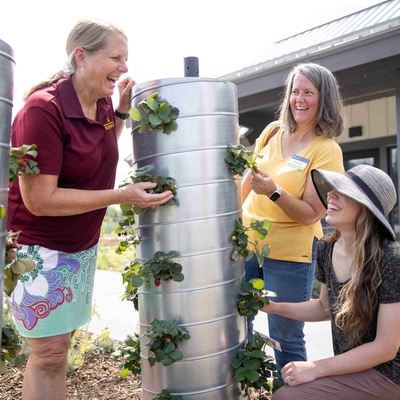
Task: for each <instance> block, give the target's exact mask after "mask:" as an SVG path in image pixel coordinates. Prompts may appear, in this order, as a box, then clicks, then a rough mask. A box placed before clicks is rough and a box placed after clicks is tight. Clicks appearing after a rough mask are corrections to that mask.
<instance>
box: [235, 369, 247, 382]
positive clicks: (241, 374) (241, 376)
mask: <svg viewBox="0 0 400 400" xmlns="http://www.w3.org/2000/svg"><path fill="white" fill-rule="evenodd" d="M245 372H246V370H245V369H244V368H243V367H242V368H238V369H237V370H236V372H235V380H237V381H238V382H241V381H244V380H245V379H246V375H245Z"/></svg>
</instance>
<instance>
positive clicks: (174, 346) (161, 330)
mask: <svg viewBox="0 0 400 400" xmlns="http://www.w3.org/2000/svg"><path fill="white" fill-rule="evenodd" d="M143 336H145V337H147V338H148V339H149V340H148V342H147V343H146V344H145V345H144V346H143V348H142V350H144V349H146V348H147V347H148V348H149V354H153V356H151V355H149V357H148V361H149V364H150V366H151V367H152V366H154V364H155V363H156V362H161V363H162V364H163V365H164V366H166V367H167V366H168V365H171V364H172V363H174V362H176V361H180V360H181V359H182V358H183V353H182V352H181V351H180V350H179V348H178V343H182V342H183V341H184V340H189V339H190V334H189V332H188V330H187V329H186V328H184V327H182V326H179V325H178V321H176V320H173V321H164V320H158V319H153V321H151V328H150V329H149V330H147V331H146V332H145V333H144V334H143Z"/></svg>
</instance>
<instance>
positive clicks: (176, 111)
mask: <svg viewBox="0 0 400 400" xmlns="http://www.w3.org/2000/svg"><path fill="white" fill-rule="evenodd" d="M170 115H171V118H172V119H177V118H178V115H179V108H176V107H172V108H171V111H170Z"/></svg>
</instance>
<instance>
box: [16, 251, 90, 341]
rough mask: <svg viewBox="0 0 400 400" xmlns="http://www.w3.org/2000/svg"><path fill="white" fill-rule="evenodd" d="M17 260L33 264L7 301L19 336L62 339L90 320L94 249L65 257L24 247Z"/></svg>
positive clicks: (61, 254) (60, 254)
mask: <svg viewBox="0 0 400 400" xmlns="http://www.w3.org/2000/svg"><path fill="white" fill-rule="evenodd" d="M18 257H19V258H22V259H30V260H33V261H34V262H35V264H36V266H35V268H34V269H33V270H32V271H31V272H27V273H26V274H24V275H22V276H21V277H20V279H19V281H18V284H17V286H16V288H15V289H14V291H13V293H12V294H11V297H10V298H9V299H8V301H9V303H10V308H11V310H12V312H13V315H14V322H15V325H16V327H17V329H18V331H19V333H20V334H21V335H22V336H24V337H27V338H42V337H48V336H56V335H62V334H64V333H69V332H72V331H73V330H75V329H77V328H79V327H80V326H82V325H85V324H86V323H88V322H89V321H90V320H91V316H92V296H93V284H94V275H95V271H96V257H97V246H93V247H91V248H90V249H87V250H83V251H80V252H77V253H64V252H60V251H56V250H50V249H46V248H45V247H41V246H34V245H30V246H25V245H23V246H22V248H21V249H20V250H19V251H18Z"/></svg>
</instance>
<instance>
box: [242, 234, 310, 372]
mask: <svg viewBox="0 0 400 400" xmlns="http://www.w3.org/2000/svg"><path fill="white" fill-rule="evenodd" d="M317 242H318V241H317V239H316V238H314V242H313V249H312V262H311V263H299V262H290V261H279V260H273V259H271V258H265V259H264V264H263V266H262V269H261V268H260V267H259V265H258V262H257V258H256V257H255V256H254V257H253V258H252V259H251V260H249V261H246V263H245V269H246V281H248V280H250V279H252V278H262V279H264V282H265V289H266V290H272V291H273V292H275V293H276V294H277V297H274V298H271V300H272V301H275V302H292V303H298V302H302V301H307V300H310V298H311V293H312V285H313V281H314V272H315V251H316V248H317ZM253 321H254V316H250V317H248V318H247V324H248V339H249V340H250V339H251V336H252V334H253ZM268 328H269V336H271V337H272V338H273V339H275V340H276V341H278V342H279V343H280V345H281V348H282V352H280V351H278V350H275V349H274V353H275V361H276V366H277V368H278V371H280V370H281V368H282V367H284V366H285V365H286V364H287V363H288V362H290V361H306V360H307V352H306V346H305V344H306V342H305V341H304V332H303V329H304V322H301V321H295V320H293V319H289V318H284V317H281V316H279V315H273V314H271V315H269V314H268Z"/></svg>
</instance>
